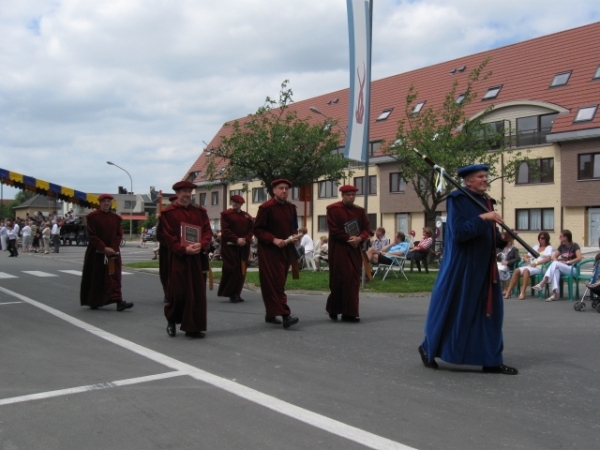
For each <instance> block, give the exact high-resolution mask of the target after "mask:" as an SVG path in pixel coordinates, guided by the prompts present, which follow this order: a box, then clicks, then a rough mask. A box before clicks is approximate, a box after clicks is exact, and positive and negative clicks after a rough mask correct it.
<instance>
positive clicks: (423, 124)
mask: <svg viewBox="0 0 600 450" xmlns="http://www.w3.org/2000/svg"><path fill="white" fill-rule="evenodd" d="M488 62H489V59H486V60H485V61H483V62H482V63H481V64H480V65H479V67H477V68H475V69H473V70H472V71H471V72H470V74H469V76H468V80H467V85H466V88H464V90H461V91H459V90H458V89H459V85H458V82H457V81H455V82H454V83H453V85H452V89H451V90H450V91H449V92H448V93H447V94H446V96H445V100H444V103H443V105H442V106H441V107H440V108H438V109H435V108H426V107H424V108H423V109H422V110H421V111H420V112H419V113H416V114H415V113H413V109H414V107H415V105H416V100H417V98H418V92H417V91H416V89H415V88H414V86H411V87H410V89H409V92H408V94H407V96H406V110H405V111H406V115H405V118H404V119H402V120H400V122H399V124H398V132H397V136H396V141H395V142H394V143H392V144H391V145H389V146H387V147H386V148H385V149H384V151H385V152H387V153H388V154H389V155H391V156H393V157H394V158H396V159H397V160H398V162H400V165H401V168H400V170H401V172H402V177H403V179H404V181H405V182H406V183H407V184H410V185H411V186H412V188H413V189H414V191H415V193H416V195H417V196H418V197H419V199H420V200H421V203H422V204H423V207H424V210H425V216H426V224H427V226H434V223H435V217H436V209H437V207H438V205H440V203H442V202H443V201H444V200H446V197H447V196H448V194H449V193H450V192H451V191H452V190H453V189H454V187H453V186H452V185H451V184H447V185H446V187H445V189H443V190H441V191H438V189H437V180H438V175H437V174H438V172H437V171H434V170H433V169H432V168H431V166H430V165H428V164H427V163H426V162H424V161H423V160H422V159H421V158H420V157H419V156H418V155H417V154H416V153H415V152H414V151H413V149H417V150H419V151H420V152H421V153H423V154H425V155H427V156H429V157H430V158H431V159H432V160H433V161H435V162H436V164H437V165H438V166H441V167H443V168H444V169H445V171H446V172H447V173H448V174H449V175H450V176H455V174H456V172H457V170H458V168H460V167H462V166H465V165H468V164H487V165H489V166H490V174H489V175H490V179H492V180H495V179H498V178H500V177H503V178H505V179H507V180H509V181H511V180H514V178H515V176H516V173H517V170H518V167H519V165H520V164H521V163H522V162H524V161H526V160H527V159H526V158H525V159H523V158H522V157H521V153H520V152H517V153H514V152H512V151H507V150H506V149H505V147H504V135H503V133H501V132H499V133H496V132H495V131H494V130H493V129H492V127H491V126H490V125H489V124H485V123H483V122H482V121H483V120H485V116H486V114H488V113H489V112H490V111H491V110H492V109H493V106H490V107H489V108H487V109H486V110H485V111H484V113H483V114H480V115H478V116H477V117H476V118H472V119H470V118H467V117H466V114H465V108H466V107H467V105H469V104H470V103H472V102H473V101H474V100H475V99H476V98H477V93H476V92H475V91H474V89H473V85H474V84H475V83H476V82H477V81H479V80H485V79H487V78H488V77H489V76H490V75H491V72H487V73H484V71H485V67H486V66H487V64H488ZM459 94H460V95H461V96H463V97H462V101H457V99H458V98H459ZM492 149H494V150H492ZM501 160H502V161H503V164H501V165H500V164H498V162H500V161H501ZM498 167H500V171H501V172H500V173H499V172H498Z"/></svg>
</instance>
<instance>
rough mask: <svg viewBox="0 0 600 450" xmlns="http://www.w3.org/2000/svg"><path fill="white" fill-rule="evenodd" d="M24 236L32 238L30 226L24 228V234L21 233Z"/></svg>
mask: <svg viewBox="0 0 600 450" xmlns="http://www.w3.org/2000/svg"><path fill="white" fill-rule="evenodd" d="M21 235H22V236H31V227H30V226H29V225H25V226H24V227H23V232H22V233H21Z"/></svg>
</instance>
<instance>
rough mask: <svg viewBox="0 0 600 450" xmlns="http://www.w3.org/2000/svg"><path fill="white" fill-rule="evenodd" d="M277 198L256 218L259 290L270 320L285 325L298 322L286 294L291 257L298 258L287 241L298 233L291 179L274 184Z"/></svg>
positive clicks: (272, 185) (268, 321)
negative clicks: (291, 196)
mask: <svg viewBox="0 0 600 450" xmlns="http://www.w3.org/2000/svg"><path fill="white" fill-rule="evenodd" d="M271 187H272V188H273V195H274V197H273V198H272V199H271V200H268V201H266V202H264V203H263V204H262V205H260V207H259V208H258V214H257V215H256V219H255V221H254V236H256V239H257V240H258V264H259V269H258V270H259V279H260V290H261V292H262V297H263V302H264V303H265V309H266V315H265V321H266V322H267V323H274V324H281V323H282V321H281V320H279V319H278V318H277V316H282V318H283V328H285V329H288V328H289V327H290V326H292V325H294V324H295V323H298V318H297V317H295V316H292V315H291V311H290V308H289V306H288V304H287V295H286V294H285V282H286V279H287V273H288V269H289V267H290V264H291V262H292V259H294V258H296V255H295V249H294V247H293V245H294V244H293V243H291V242H290V243H286V242H285V240H286V239H287V238H289V237H290V236H291V235H295V234H296V233H297V232H298V217H297V215H296V206H295V205H293V204H292V203H289V202H288V201H287V197H288V194H289V191H290V189H291V187H292V183H291V181H288V180H283V179H280V180H275V181H273V182H272V183H271Z"/></svg>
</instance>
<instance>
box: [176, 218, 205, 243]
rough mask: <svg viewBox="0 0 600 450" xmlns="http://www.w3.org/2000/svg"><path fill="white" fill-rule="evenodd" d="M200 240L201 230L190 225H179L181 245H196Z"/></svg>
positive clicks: (196, 226) (183, 223)
mask: <svg viewBox="0 0 600 450" xmlns="http://www.w3.org/2000/svg"><path fill="white" fill-rule="evenodd" d="M201 238H202V228H201V227H199V226H198V225H192V224H191V223H185V222H182V223H181V245H183V246H184V247H188V246H190V245H192V244H198V243H199V242H200V239H201Z"/></svg>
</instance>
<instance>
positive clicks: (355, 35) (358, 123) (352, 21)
mask: <svg viewBox="0 0 600 450" xmlns="http://www.w3.org/2000/svg"><path fill="white" fill-rule="evenodd" d="M346 1H347V4H348V32H349V40H350V102H349V104H350V107H349V111H348V137H347V139H346V148H345V149H344V156H345V157H346V158H349V159H352V160H355V161H361V162H365V161H366V159H367V148H368V145H369V115H370V114H369V112H370V104H371V98H370V95H371V11H372V8H371V6H372V5H371V4H372V1H373V0H346Z"/></svg>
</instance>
